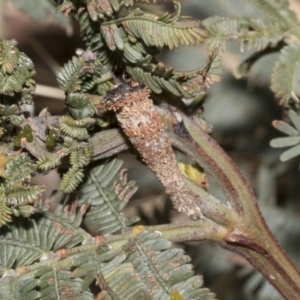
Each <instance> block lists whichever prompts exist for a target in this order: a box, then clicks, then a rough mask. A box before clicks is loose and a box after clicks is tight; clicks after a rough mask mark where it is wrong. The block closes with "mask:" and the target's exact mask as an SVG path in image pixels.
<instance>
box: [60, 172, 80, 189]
mask: <svg viewBox="0 0 300 300" xmlns="http://www.w3.org/2000/svg"><path fill="white" fill-rule="evenodd" d="M83 178H84V173H83V169H81V168H79V167H78V166H72V168H71V169H69V170H68V172H67V173H65V174H64V175H63V179H62V181H61V183H60V186H59V188H60V190H62V191H64V192H65V193H72V192H73V191H75V190H76V188H77V187H78V185H79V184H80V183H81V182H82V180H83Z"/></svg>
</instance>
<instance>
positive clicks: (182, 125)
mask: <svg viewBox="0 0 300 300" xmlns="http://www.w3.org/2000/svg"><path fill="white" fill-rule="evenodd" d="M172 110H173V112H174V114H172V113H170V112H169V110H166V111H165V113H163V114H162V115H163V118H164V121H165V125H166V127H167V130H168V132H169V135H170V136H171V139H172V140H173V141H174V143H176V145H175V146H176V147H178V148H179V149H180V150H182V151H183V152H184V153H186V154H187V155H188V156H190V157H191V158H193V159H194V160H195V162H197V163H198V164H199V165H201V166H202V167H203V168H204V169H205V170H206V171H207V172H208V173H209V174H211V176H212V177H213V178H214V179H215V180H216V182H217V183H218V184H219V186H220V187H221V188H222V190H223V192H224V193H225V195H226V196H227V199H228V201H229V202H230V204H231V205H232V207H233V208H234V210H235V211H236V212H237V213H238V215H239V219H238V222H237V223H236V225H235V228H234V229H233V230H232V231H231V232H230V233H229V235H228V236H226V237H225V238H224V241H223V242H222V243H220V245H221V246H223V247H224V248H227V249H229V250H231V251H234V252H237V253H239V254H240V255H242V256H243V257H245V258H246V259H247V260H248V261H249V262H250V263H251V264H252V265H253V266H254V267H256V268H257V269H258V270H259V271H260V272H261V273H262V274H263V275H264V276H265V278H266V279H267V280H268V281H269V282H270V283H271V284H272V285H274V286H275V287H276V288H277V290H278V291H279V292H280V293H281V294H282V296H283V297H284V298H285V299H300V273H299V270H298V269H297V268H296V267H295V265H294V264H293V263H292V262H291V260H290V259H289V257H288V256H287V255H286V254H285V252H284V251H283V249H282V248H281V247H280V245H279V244H278V243H277V241H276V240H275V238H274V236H273V235H272V233H271V232H270V230H269V228H268V226H267V225H266V223H265V220H264V219H263V217H262V214H261V212H260V210H259V207H258V205H257V202H256V199H255V196H254V194H253V192H252V190H251V188H250V186H249V185H248V183H247V182H246V180H245V178H244V177H243V176H242V174H241V173H240V172H239V170H238V168H237V167H236V165H235V164H234V163H233V161H232V160H231V159H230V158H229V157H228V156H227V154H226V153H225V152H224V151H223V150H222V148H220V146H219V145H218V144H217V143H216V142H215V141H214V140H213V139H212V138H211V136H209V135H208V134H207V133H206V132H205V131H204V130H203V129H202V128H201V125H200V124H199V123H198V120H197V119H196V118H195V117H190V116H189V117H188V116H186V115H182V114H181V113H180V112H179V111H175V110H174V108H172Z"/></svg>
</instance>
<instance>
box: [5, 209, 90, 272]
mask: <svg viewBox="0 0 300 300" xmlns="http://www.w3.org/2000/svg"><path fill="white" fill-rule="evenodd" d="M44 209H45V208H44ZM86 209H87V205H86V204H84V205H82V206H81V208H80V209H78V208H77V206H76V203H74V204H73V205H72V206H70V207H69V206H66V207H63V206H61V205H58V206H57V208H56V209H55V211H54V213H53V214H52V213H48V212H43V211H40V212H37V213H36V214H35V215H34V216H33V217H32V218H31V219H25V218H22V217H20V218H14V222H13V223H11V224H10V225H8V226H6V227H2V228H1V229H0V241H1V242H0V274H3V273H4V272H5V271H6V270H7V269H10V268H16V267H21V266H27V265H30V264H32V263H33V262H34V261H36V260H37V259H40V258H41V257H48V256H51V252H50V251H57V250H58V249H61V248H72V247H74V246H76V245H78V244H81V243H83V242H84V241H87V240H90V239H91V236H90V235H89V234H88V233H86V232H85V231H84V230H82V229H80V228H79V226H80V224H81V222H82V217H83V215H84V213H85V211H86Z"/></svg>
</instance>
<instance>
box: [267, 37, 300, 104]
mask: <svg viewBox="0 0 300 300" xmlns="http://www.w3.org/2000/svg"><path fill="white" fill-rule="evenodd" d="M299 80H300V43H293V44H290V45H287V46H285V47H284V48H283V49H282V50H281V52H280V55H279V59H278V61H277V62H276V63H275V66H274V69H273V73H272V77H271V83H272V85H271V89H272V90H273V91H274V93H275V94H276V96H277V97H279V98H281V103H284V104H286V103H287V102H288V101H289V100H290V99H292V98H293V97H300V86H299Z"/></svg>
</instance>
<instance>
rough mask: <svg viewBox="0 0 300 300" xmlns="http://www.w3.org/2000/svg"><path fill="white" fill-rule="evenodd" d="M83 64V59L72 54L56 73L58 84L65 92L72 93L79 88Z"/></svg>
mask: <svg viewBox="0 0 300 300" xmlns="http://www.w3.org/2000/svg"><path fill="white" fill-rule="evenodd" d="M83 66H84V59H83V58H82V57H77V56H74V57H73V58H72V60H70V61H69V62H68V63H66V64H65V65H64V66H63V68H62V69H61V70H60V72H59V73H58V74H57V81H58V84H59V86H60V88H61V89H63V90H64V91H65V92H66V93H74V92H77V91H79V90H80V86H81V83H82V80H81V76H82V69H83Z"/></svg>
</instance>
